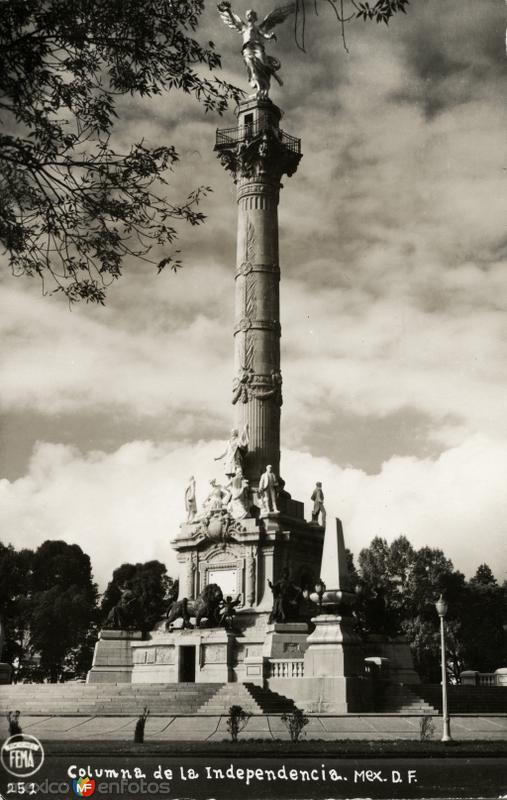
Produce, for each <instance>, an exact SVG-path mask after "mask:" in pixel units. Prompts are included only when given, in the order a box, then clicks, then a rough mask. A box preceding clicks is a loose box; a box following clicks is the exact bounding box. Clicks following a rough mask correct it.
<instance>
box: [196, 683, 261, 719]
mask: <svg viewBox="0 0 507 800" xmlns="http://www.w3.org/2000/svg"><path fill="white" fill-rule="evenodd" d="M231 706H241V708H242V709H243V711H246V713H247V714H261V713H262V709H261V707H260V706H259V705H258V704H257V703H256V702H255V700H254V699H253V697H252V695H251V694H250V692H249V691H248V688H247V687H246V685H245V684H244V683H224V684H222V686H221V687H220V688H219V689H218V691H217V692H216V693H215V694H214V695H213V697H212V698H211V699H210V700H208V701H207V702H205V703H204V704H203V705H202V706H201V707H200V708H199V713H201V714H228V713H229V709H230V707H231Z"/></svg>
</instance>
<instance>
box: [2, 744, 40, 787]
mask: <svg viewBox="0 0 507 800" xmlns="http://www.w3.org/2000/svg"><path fill="white" fill-rule="evenodd" d="M0 761H1V762H2V766H3V767H4V769H5V770H7V772H9V773H10V774H11V775H14V777H15V778H29V777H30V775H35V773H36V772H37V771H38V770H39V769H40V768H41V767H42V765H43V763H44V748H43V747H42V744H41V743H40V742H39V740H38V739H37V737H36V736H31V735H30V734H29V733H17V734H16V735H15V736H10V737H9V738H8V739H6V741H5V742H4V743H3V745H2V749H1V750H0Z"/></svg>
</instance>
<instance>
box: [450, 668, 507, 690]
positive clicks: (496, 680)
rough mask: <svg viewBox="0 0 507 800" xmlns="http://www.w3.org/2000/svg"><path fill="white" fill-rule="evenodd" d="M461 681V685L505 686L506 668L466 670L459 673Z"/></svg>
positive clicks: (506, 683) (506, 682)
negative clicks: (491, 670) (481, 670)
mask: <svg viewBox="0 0 507 800" xmlns="http://www.w3.org/2000/svg"><path fill="white" fill-rule="evenodd" d="M461 683H462V685H463V686H505V685H507V669H497V670H496V672H477V671H476V670H466V671H465V672H462V673H461Z"/></svg>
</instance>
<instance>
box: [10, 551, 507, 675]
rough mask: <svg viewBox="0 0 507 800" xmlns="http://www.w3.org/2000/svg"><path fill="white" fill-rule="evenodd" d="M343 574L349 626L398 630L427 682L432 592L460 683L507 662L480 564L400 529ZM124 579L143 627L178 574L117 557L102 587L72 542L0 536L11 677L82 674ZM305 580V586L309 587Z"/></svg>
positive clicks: (496, 587) (494, 592)
mask: <svg viewBox="0 0 507 800" xmlns="http://www.w3.org/2000/svg"><path fill="white" fill-rule="evenodd" d="M348 557H349V573H350V576H351V580H352V585H353V587H354V589H355V591H356V594H357V602H356V605H355V611H354V614H355V618H356V630H357V632H358V633H359V634H360V635H361V636H362V637H364V638H366V637H367V636H369V635H370V634H380V635H382V636H384V637H387V638H395V637H397V636H400V635H402V636H405V637H407V639H408V642H409V644H410V647H411V649H412V652H413V655H414V661H415V665H416V669H417V671H418V672H419V674H420V675H421V677H422V679H423V680H424V681H428V682H438V681H439V679H440V677H439V676H440V642H439V626H438V617H437V614H436V610H435V600H436V599H437V597H438V596H439V595H440V594H443V595H444V597H445V599H446V601H447V604H448V608H449V610H448V614H447V616H446V620H445V622H446V632H447V648H448V649H447V669H448V673H449V678H450V680H452V681H455V682H459V679H460V677H459V676H460V673H461V672H462V671H463V670H465V669H474V670H478V671H480V672H491V671H494V670H495V669H497V668H498V667H501V666H505V665H506V664H507V654H506V652H505V632H504V629H503V624H504V622H505V620H506V604H507V581H506V582H504V583H503V585H500V584H498V582H497V580H496V578H495V577H494V575H493V572H492V570H491V569H490V567H489V566H488V565H487V564H481V565H480V566H479V567H478V568H477V570H476V572H475V574H474V575H473V577H472V578H471V579H469V580H467V579H466V578H465V576H464V575H463V574H462V573H461V572H459V571H458V570H456V569H454V566H453V564H452V562H451V561H450V559H448V558H446V556H445V555H444V553H443V552H442V550H439V549H435V548H430V547H422V548H420V549H418V550H417V549H415V548H414V547H413V546H412V545H411V544H410V542H409V541H408V539H407V538H406V537H404V536H400V537H398V538H397V539H395V540H394V541H392V542H391V544H388V543H387V541H386V539H382V538H379V537H376V538H374V539H373V540H372V542H371V544H370V546H369V547H367V548H364V549H363V550H361V552H360V554H359V557H358V562H357V567H356V565H355V563H354V559H353V557H352V554H350V553H349V554H348ZM125 586H128V587H129V589H130V590H131V592H132V594H133V595H134V597H135V604H134V607H133V615H134V620H135V627H137V629H139V630H142V631H143V632H145V633H147V632H148V631H149V630H151V629H152V628H153V627H154V625H155V624H156V623H157V621H158V620H160V619H162V617H163V616H164V612H165V610H166V607H167V602H168V600H167V598H168V597H172V598H174V597H175V595H176V593H177V588H176V582H175V581H174V580H173V579H172V578H171V577H170V576H169V575H168V574H167V570H166V567H165V566H164V564H162V563H161V562H160V561H156V560H153V561H148V562H145V563H142V564H141V563H139V564H122V565H121V566H119V567H118V568H117V569H115V570H114V572H113V574H112V577H111V580H110V582H109V584H108V586H107V588H106V590H105V592H104V594H103V595H102V596H100V595H99V592H98V589H97V586H96V584H95V583H94V581H93V575H92V568H91V562H90V557H89V556H88V555H87V554H86V553H84V552H83V551H82V549H81V548H80V547H79V546H78V545H75V544H74V545H70V544H67V543H66V542H63V541H46V542H44V543H43V544H41V545H40V547H39V548H38V549H37V550H35V551H33V550H27V549H22V550H16V549H15V548H14V547H12V545H4V544H2V543H0V616H1V617H2V620H3V628H4V635H5V642H4V648H3V653H2V654H1V655H0V658H1V660H2V661H6V662H8V663H10V664H12V665H13V667H14V676H15V677H14V679H15V680H17V681H35V682H41V681H50V682H57V681H62V680H72V679H82V678H84V677H85V675H86V673H87V671H88V670H89V669H90V666H91V661H92V657H93V648H94V644H95V642H96V640H97V636H98V631H99V630H100V628H101V626H102V624H103V623H104V621H105V620H106V618H107V615H108V613H109V612H110V610H111V609H112V608H113V607H114V606H115V605H116V604H117V603H118V601H119V599H120V597H121V591H122V589H123V588H124V587H125ZM306 588H310V589H311V588H312V587H306Z"/></svg>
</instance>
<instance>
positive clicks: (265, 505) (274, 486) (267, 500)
mask: <svg viewBox="0 0 507 800" xmlns="http://www.w3.org/2000/svg"><path fill="white" fill-rule="evenodd" d="M278 489H279V484H278V478H277V477H276V475H275V473H274V472H273V467H272V466H271V464H268V465H267V467H266V472H263V473H262V475H261V477H260V480H259V498H260V501H261V503H262V512H263V513H264V514H273V513H274V514H278V505H277V497H278Z"/></svg>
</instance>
